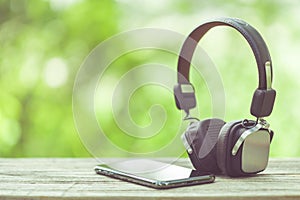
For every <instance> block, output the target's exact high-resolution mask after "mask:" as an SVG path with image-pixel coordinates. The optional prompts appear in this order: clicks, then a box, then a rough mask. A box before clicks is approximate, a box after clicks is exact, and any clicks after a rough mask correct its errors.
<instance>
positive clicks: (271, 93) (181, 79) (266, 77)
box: [174, 18, 276, 117]
mask: <svg viewBox="0 0 300 200" xmlns="http://www.w3.org/2000/svg"><path fill="white" fill-rule="evenodd" d="M216 26H229V27H232V28H234V29H236V30H237V31H239V32H240V33H241V34H242V36H243V37H244V38H245V39H246V40H247V42H248V44H249V45H250V47H251V49H252V52H253V54H254V56H255V59H256V63H257V68H258V75H259V76H258V77H259V84H258V89H257V90H256V91H255V93H254V96H253V100H252V105H251V114H252V115H254V116H256V117H263V116H268V115H270V114H271V112H272V109H273V104H274V100H275V94H276V93H275V90H272V88H271V83H272V78H273V72H272V61H271V57H270V54H269V51H268V47H267V45H266V43H265V42H264V40H263V38H262V37H261V35H260V34H259V33H258V31H257V30H256V29H255V28H253V27H252V26H250V25H249V24H247V23H246V22H244V21H242V20H240V19H234V18H221V19H217V20H213V21H209V22H206V23H204V24H202V25H200V26H199V27H197V28H196V29H195V30H193V32H191V33H190V35H189V36H188V38H187V39H186V40H185V41H184V43H183V46H182V48H181V51H180V55H179V59H178V66H177V70H178V77H177V78H178V84H179V85H178V86H175V88H174V93H175V97H176V105H177V107H178V108H179V109H182V110H185V111H186V112H187V113H188V110H189V109H190V108H193V107H195V106H196V101H195V97H194V91H193V88H192V92H188V93H185V94H183V93H184V92H183V91H182V90H183V89H182V88H181V87H180V86H181V85H183V84H184V85H191V84H190V81H189V72H190V65H191V60H192V57H193V54H194V51H195V49H196V47H197V44H198V42H199V41H200V39H201V38H202V37H203V36H204V35H205V33H207V32H208V31H209V30H210V29H211V28H213V27H216ZM191 87H192V86H191ZM190 91H191V90H190ZM265 104H270V105H265Z"/></svg>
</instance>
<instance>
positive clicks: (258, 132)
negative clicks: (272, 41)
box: [174, 18, 276, 176]
mask: <svg viewBox="0 0 300 200" xmlns="http://www.w3.org/2000/svg"><path fill="white" fill-rule="evenodd" d="M216 26H229V27H232V28H234V29H235V30H237V31H238V32H239V33H241V34H242V36H243V37H244V38H245V39H246V40H247V42H248V44H249V45H250V47H251V49H252V51H253V53H254V56H255V59H256V64H257V68H258V75H259V83H258V88H257V89H256V90H255V92H254V95H253V98H252V103H251V109H250V113H251V114H252V115H253V116H255V117H256V121H254V120H247V119H244V120H237V121H232V122H228V123H226V122H224V121H223V120H221V119H217V118H213V119H206V120H202V121H199V120H198V121H196V122H191V123H190V124H189V126H188V127H187V129H186V131H185V132H184V133H183V135H182V140H183V144H184V146H185V148H186V150H187V152H188V155H189V157H190V160H191V162H192V164H193V166H194V168H196V169H197V170H201V171H206V172H211V173H215V174H224V175H227V176H246V175H250V174H255V173H258V172H261V171H263V170H264V169H265V168H266V166H267V164H268V158H269V149H270V143H271V141H272V138H273V131H272V130H270V129H269V124H268V123H267V121H266V120H264V119H263V117H267V116H269V115H270V114H271V112H272V110H273V106H274V100H275V96H276V91H275V90H274V89H272V77H273V73H272V61H271V57H270V54H269V51H268V48H267V45H266V43H265V42H264V40H263V38H262V36H261V35H260V34H259V33H258V31H257V30H256V29H255V28H253V27H252V26H250V25H249V24H247V23H246V22H244V21H242V20H240V19H235V18H221V19H217V20H212V21H208V22H206V23H204V24H202V25H200V26H199V27H197V28H196V29H195V30H194V31H192V32H191V33H190V35H189V36H188V38H187V39H186V40H185V41H184V44H183V46H182V48H181V51H180V56H179V59H178V66H177V79H178V83H177V85H175V86H174V96H175V101H176V106H177V108H178V109H180V110H184V111H185V113H186V114H187V115H186V117H185V118H184V119H195V118H192V117H189V110H190V109H192V108H194V107H196V98H195V90H194V87H193V85H192V84H191V83H190V81H189V71H190V65H191V60H192V57H193V53H194V51H195V49H196V47H197V44H198V42H199V41H200V39H201V38H202V37H203V36H204V35H205V33H206V32H208V31H209V30H210V29H211V28H213V27H216Z"/></svg>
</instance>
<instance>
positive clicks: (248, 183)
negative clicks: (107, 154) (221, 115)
mask: <svg viewBox="0 0 300 200" xmlns="http://www.w3.org/2000/svg"><path fill="white" fill-rule="evenodd" d="M96 164H97V161H96V160H95V159H92V158H89V159H78V158H47V159H46V158H45V159H44V158H41V159H40V158H37V159H0V199H128V200H129V199H130V200H134V199H155V200H158V199H167V200H172V199H197V200H198V199H256V200H258V199H300V158H297V159H271V160H270V162H269V166H268V169H267V170H266V171H264V172H263V173H261V174H260V175H259V176H255V177H250V178H234V179H232V178H227V177H216V181H215V183H212V184H205V185H198V186H189V187H182V188H175V189H168V190H155V189H151V188H147V187H144V186H139V185H136V184H132V183H127V182H122V181H119V180H116V179H112V178H108V177H105V176H100V175H97V174H95V172H94V171H93V167H94V166H95V165H96ZM178 164H181V165H184V166H189V165H190V164H189V161H188V160H187V159H183V160H180V161H179V163H178Z"/></svg>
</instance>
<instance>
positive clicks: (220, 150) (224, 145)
mask: <svg viewBox="0 0 300 200" xmlns="http://www.w3.org/2000/svg"><path fill="white" fill-rule="evenodd" d="M239 123H241V120H238V121H232V122H229V123H226V124H225V125H224V126H223V127H222V128H221V130H220V133H219V137H218V143H217V145H216V158H217V159H216V160H217V164H218V167H219V168H220V170H221V171H222V172H223V173H224V174H226V175H227V174H228V169H227V167H226V166H227V160H228V159H229V158H227V155H228V151H229V149H228V140H229V139H230V137H231V134H230V132H231V130H232V128H233V127H234V126H235V125H236V124H239Z"/></svg>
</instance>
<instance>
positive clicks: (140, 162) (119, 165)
mask: <svg viewBox="0 0 300 200" xmlns="http://www.w3.org/2000/svg"><path fill="white" fill-rule="evenodd" d="M95 170H96V172H97V173H98V174H103V175H106V176H111V177H114V178H119V179H122V180H125V181H130V182H135V183H138V184H142V185H146V186H150V187H155V188H170V187H179V186H185V185H195V184H201V183H209V182H213V181H214V175H212V174H210V173H205V172H200V171H195V170H193V169H190V168H186V167H181V166H178V165H174V164H168V163H163V162H159V161H154V160H147V159H137V160H127V161H121V162H115V163H111V164H109V165H98V166H96V167H95Z"/></svg>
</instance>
